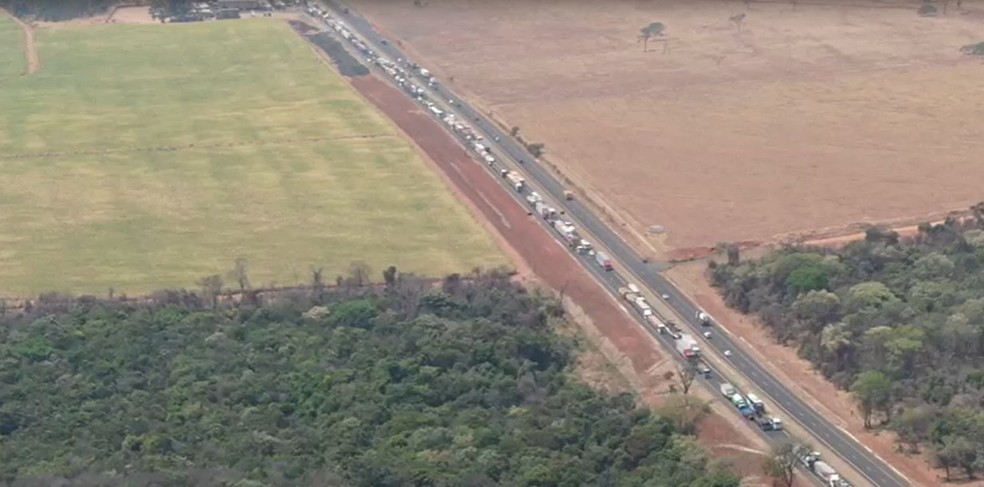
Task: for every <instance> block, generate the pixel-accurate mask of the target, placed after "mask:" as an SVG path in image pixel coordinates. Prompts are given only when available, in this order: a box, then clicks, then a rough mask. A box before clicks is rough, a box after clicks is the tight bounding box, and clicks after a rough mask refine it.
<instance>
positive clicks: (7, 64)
mask: <svg viewBox="0 0 984 487" xmlns="http://www.w3.org/2000/svg"><path fill="white" fill-rule="evenodd" d="M26 64H27V58H26V57H25V56H24V30H23V29H21V26H20V25H18V24H17V22H15V21H14V19H12V18H10V16H8V15H7V14H5V13H4V12H2V11H0V85H2V83H4V82H5V81H6V80H7V79H9V78H13V77H15V76H20V75H21V74H23V73H24V70H25V68H26Z"/></svg>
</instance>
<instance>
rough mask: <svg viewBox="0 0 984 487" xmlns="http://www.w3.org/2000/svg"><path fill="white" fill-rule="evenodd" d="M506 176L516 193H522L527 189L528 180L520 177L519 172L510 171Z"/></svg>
mask: <svg viewBox="0 0 984 487" xmlns="http://www.w3.org/2000/svg"><path fill="white" fill-rule="evenodd" d="M505 176H506V179H508V180H509V183H510V184H512V187H513V189H515V190H516V191H522V190H523V188H525V187H526V180H525V179H523V177H522V176H520V175H519V173H518V172H516V171H508V172H506V175H505Z"/></svg>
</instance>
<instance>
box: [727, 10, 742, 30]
mask: <svg viewBox="0 0 984 487" xmlns="http://www.w3.org/2000/svg"><path fill="white" fill-rule="evenodd" d="M746 16H747V14H745V12H742V13H740V14H734V15H732V16H731V17H729V18H728V20H730V21H731V23H733V24H735V27H737V28H738V32H741V23H742V22H744V21H745V17H746Z"/></svg>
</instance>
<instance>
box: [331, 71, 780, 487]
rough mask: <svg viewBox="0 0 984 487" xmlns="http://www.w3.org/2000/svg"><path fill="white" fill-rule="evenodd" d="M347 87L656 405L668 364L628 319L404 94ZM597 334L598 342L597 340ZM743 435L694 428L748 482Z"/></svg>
mask: <svg viewBox="0 0 984 487" xmlns="http://www.w3.org/2000/svg"><path fill="white" fill-rule="evenodd" d="M349 82H350V83H351V84H352V85H353V86H354V87H355V89H356V90H357V91H359V92H360V93H361V94H362V95H363V96H365V97H366V98H367V99H368V100H369V101H370V102H371V103H373V104H374V105H375V106H376V107H377V108H379V109H380V110H381V111H382V112H383V113H384V114H385V115H386V116H387V117H389V118H390V119H391V120H393V121H394V122H395V123H396V124H397V126H399V127H400V129H402V130H403V131H404V132H405V133H406V134H407V135H408V136H409V137H410V138H411V139H412V140H413V141H414V142H415V143H416V144H417V146H418V147H419V148H420V149H421V150H422V151H423V152H424V153H425V154H426V156H427V159H429V160H430V161H432V162H433V163H434V165H435V166H437V168H438V169H439V170H440V172H442V173H443V174H444V176H445V177H446V180H447V181H448V182H449V183H450V184H451V185H452V186H453V189H454V191H455V193H456V194H457V195H458V196H459V197H460V198H462V199H463V200H465V201H464V203H466V204H467V206H469V207H470V208H471V209H472V211H475V212H480V213H481V215H482V216H484V219H485V220H486V222H487V223H488V224H489V225H490V226H492V227H494V228H493V229H491V230H493V231H495V232H497V233H498V234H499V237H501V238H502V239H503V240H504V241H505V243H506V244H507V245H508V246H509V247H510V249H509V253H510V254H512V255H513V256H514V257H516V258H519V259H521V260H522V261H523V262H522V263H520V266H521V267H524V268H526V269H527V270H528V271H530V272H532V273H533V274H535V275H536V276H537V278H538V279H539V280H540V281H542V282H544V283H546V284H547V285H548V286H550V287H551V288H552V289H554V290H563V292H564V294H565V296H566V298H567V299H568V300H570V301H573V302H574V303H576V304H575V306H573V307H572V308H574V309H575V310H576V312H574V313H575V315H578V316H579V315H581V314H586V315H587V318H589V323H587V324H582V326H585V327H586V329H585V330H584V331H585V333H586V334H587V335H589V336H590V337H591V340H592V341H593V342H598V344H599V345H601V348H603V349H606V350H607V351H606V352H605V354H606V356H607V358H608V360H612V361H616V362H618V363H619V365H621V366H625V367H631V371H626V370H624V369H622V372H623V374H631V377H628V376H627V377H626V378H627V379H628V380H629V382H630V383H632V384H633V387H635V388H636V389H637V392H639V393H640V395H641V396H642V397H641V399H642V400H643V402H645V403H646V404H648V405H650V406H655V405H657V404H658V403H659V402H660V397H659V396H660V395H661V394H662V393H663V392H664V388H665V387H666V385H665V384H662V383H661V382H660V379H661V376H662V374H663V373H664V372H665V371H666V370H667V369H670V370H672V367H671V366H670V365H668V361H669V360H670V358H669V357H664V356H663V355H662V354H661V353H660V351H659V349H658V348H657V345H656V343H655V342H654V340H653V339H652V338H651V337H649V336H647V335H646V334H645V333H644V332H643V331H642V330H641V329H640V328H639V327H638V326H637V325H636V324H635V323H633V322H632V321H631V320H630V319H629V317H628V316H627V315H626V314H625V313H624V312H623V311H622V310H621V309H620V308H619V306H618V305H617V304H616V302H615V301H614V300H613V299H612V298H611V297H610V296H609V295H608V293H607V292H606V291H605V290H604V289H603V288H602V287H601V286H600V285H599V284H598V283H597V282H596V281H595V280H594V279H593V278H592V277H591V276H590V275H589V274H588V273H587V271H585V270H584V269H583V268H581V267H580V265H578V263H577V262H576V261H575V260H574V259H573V258H572V257H571V256H570V254H569V253H568V251H567V249H566V248H564V247H562V246H561V245H559V244H558V243H556V242H555V241H554V240H553V239H552V238H551V237H550V235H549V234H548V233H547V232H545V231H544V230H543V229H542V228H541V227H540V226H539V225H538V224H537V222H536V221H535V219H534V218H533V217H531V216H529V215H528V214H527V213H526V210H525V208H523V207H522V206H520V205H519V204H517V203H516V202H515V201H514V200H513V199H512V198H511V197H510V195H509V194H508V193H507V192H506V190H505V189H504V188H503V187H502V186H501V185H500V184H499V183H498V181H496V180H495V179H494V178H493V177H492V176H491V175H490V174H489V173H488V172H487V171H486V170H485V168H484V167H482V166H481V165H479V164H478V163H477V162H475V161H473V160H472V159H471V158H470V157H469V156H468V154H467V153H465V151H464V149H462V148H461V147H460V146H459V145H458V144H457V142H456V141H455V140H454V139H452V138H451V136H450V135H448V134H447V133H446V132H445V131H444V129H443V128H441V127H440V126H439V125H438V124H437V123H436V122H434V120H433V119H431V118H430V117H429V116H428V115H427V114H426V113H424V112H422V111H421V110H420V109H418V108H417V106H416V105H414V104H413V103H412V102H411V101H410V100H409V99H408V98H407V97H406V96H405V95H403V94H402V93H401V92H399V91H397V90H396V89H395V88H393V87H391V86H390V85H388V84H386V83H384V82H382V81H380V80H379V79H378V78H375V77H371V76H368V77H360V78H349ZM582 312H583V313H582ZM578 321H581V320H578ZM599 334H600V335H602V336H600V337H599V336H597V335H599ZM619 368H620V369H621V367H619ZM707 399H710V398H709V397H708V398H707ZM747 428H748V427H747V425H744V424H743V423H742V422H740V421H738V423H735V422H733V421H732V418H730V417H722V416H719V415H717V414H714V415H712V416H711V417H709V418H707V419H706V420H705V422H704V423H703V425H702V426H701V431H700V435H699V437H700V439H701V441H702V442H703V443H705V444H706V445H707V446H708V447H710V448H712V449H713V451H714V452H715V454H716V455H718V456H719V457H722V456H723V457H727V458H729V459H731V460H732V461H733V462H735V464H736V465H738V464H742V465H743V467H742V468H740V469H739V470H740V471H741V472H742V473H743V474H746V475H751V476H753V479H754V478H757V476H758V475H760V474H761V472H759V471H758V470H759V469H758V466H759V465H760V460H759V457H758V455H757V454H756V453H752V452H753V451H754V450H756V449H759V448H761V445H759V444H758V441H761V440H758V441H755V440H751V439H750V438H749V435H750V434H751V431H750V430H747ZM721 438H726V439H727V441H726V443H728V445H733V444H738V445H740V448H739V449H738V450H735V449H734V448H732V447H731V446H729V447H723V446H722V445H721V440H720V439H721ZM750 485H758V484H756V483H754V482H753V483H752V484H750Z"/></svg>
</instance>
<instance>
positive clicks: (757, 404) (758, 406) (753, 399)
mask: <svg viewBox="0 0 984 487" xmlns="http://www.w3.org/2000/svg"><path fill="white" fill-rule="evenodd" d="M745 397H747V398H748V402H750V403H752V407H754V408H755V412H756V413H758V414H765V403H764V402H762V400H761V399H759V398H758V396H756V395H755V394H751V393H749V394H748V395H746V396H745Z"/></svg>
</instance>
